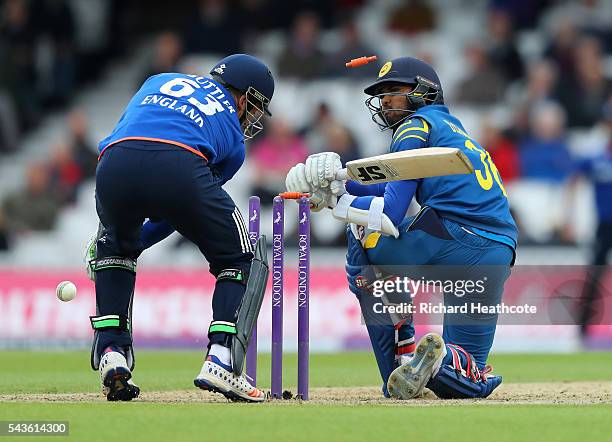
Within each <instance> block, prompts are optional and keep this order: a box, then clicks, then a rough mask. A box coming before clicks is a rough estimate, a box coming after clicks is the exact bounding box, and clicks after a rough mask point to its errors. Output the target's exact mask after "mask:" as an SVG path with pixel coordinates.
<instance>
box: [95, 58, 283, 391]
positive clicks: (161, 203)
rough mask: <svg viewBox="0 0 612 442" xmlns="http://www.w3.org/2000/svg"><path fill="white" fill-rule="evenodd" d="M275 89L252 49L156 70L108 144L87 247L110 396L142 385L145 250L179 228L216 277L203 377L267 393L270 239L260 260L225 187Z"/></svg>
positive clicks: (200, 382) (260, 247)
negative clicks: (262, 318) (263, 380)
mask: <svg viewBox="0 0 612 442" xmlns="http://www.w3.org/2000/svg"><path fill="white" fill-rule="evenodd" d="M273 93H274V79H273V77H272V74H271V73H270V70H269V69H268V67H267V66H266V65H265V64H263V63H262V62H261V61H259V60H258V59H256V58H254V57H252V56H249V55H244V54H236V55H231V56H229V57H226V58H224V59H222V60H221V61H219V62H218V63H217V64H216V65H215V66H214V68H213V69H212V70H211V71H210V76H209V77H204V76H199V75H185V74H180V73H163V74H159V75H154V76H152V77H150V78H149V79H147V80H146V81H145V82H144V84H143V85H142V87H141V88H140V90H139V91H138V92H136V94H135V95H134V97H133V98H132V100H131V101H130V103H129V104H128V106H127V108H126V110H125V112H124V114H123V115H122V116H121V119H120V120H119V122H118V124H117V126H116V127H115V129H114V130H113V132H112V133H111V135H110V136H109V137H107V138H106V139H104V140H103V141H102V142H101V143H100V146H99V150H100V162H99V165H98V169H97V173H96V205H97V212H98V216H99V218H100V222H101V228H100V229H99V232H98V235H97V236H96V238H95V240H94V241H93V242H92V243H91V247H90V248H89V253H88V265H89V269H90V272H91V273H92V276H93V277H95V284H96V310H97V311H96V315H95V316H92V317H91V325H92V327H93V329H94V342H93V347H92V354H91V364H92V367H93V368H94V369H99V370H100V377H101V381H102V384H103V388H104V390H105V394H106V397H107V399H108V400H111V401H114V400H121V401H128V400H131V399H133V398H135V397H137V396H138V394H139V392H140V390H139V388H138V387H137V386H136V385H134V384H133V383H132V381H131V377H132V370H133V369H134V350H133V344H132V317H131V316H132V315H131V312H132V302H133V299H132V298H133V294H134V284H135V279H136V260H137V258H138V256H139V255H140V253H141V252H142V251H143V250H144V249H145V248H147V247H149V246H151V245H152V244H154V243H156V242H158V241H160V240H161V239H163V238H165V237H166V236H168V235H169V234H170V233H172V232H173V231H175V230H176V231H178V232H179V233H181V235H183V236H184V237H186V238H188V239H189V240H191V241H192V242H193V243H195V244H196V245H197V246H198V247H199V248H200V250H201V252H202V254H203V255H204V256H205V257H206V259H207V261H208V262H209V264H210V272H211V273H212V274H213V275H214V276H215V277H216V279H217V282H216V285H215V291H214V294H213V305H212V307H213V319H212V322H211V323H210V326H209V328H208V337H209V341H210V344H209V347H208V352H207V354H206V357H205V361H204V364H203V366H202V369H201V371H200V373H199V374H198V375H197V377H196V378H195V381H194V383H195V385H196V386H197V387H199V388H201V389H204V390H211V391H215V392H220V393H222V394H224V395H225V396H226V397H228V398H230V399H238V400H244V401H250V402H260V401H263V400H264V398H265V395H264V393H263V392H262V391H260V390H258V389H257V388H255V387H253V386H252V385H251V384H250V383H249V382H248V380H247V379H246V377H245V376H244V375H243V374H242V368H243V363H244V355H245V352H246V348H247V346H248V339H249V337H250V335H251V330H252V328H253V325H254V324H255V321H256V318H257V315H258V313H259V309H260V307H261V301H262V299H263V294H264V290H265V286H266V281H267V275H268V271H267V262H266V258H265V238H262V239H261V240H260V242H259V243H258V244H257V245H256V247H255V249H256V250H255V259H253V256H254V254H253V250H252V246H251V244H250V242H249V237H248V232H247V229H246V227H245V224H244V222H243V220H242V215H241V214H240V211H239V210H238V209H237V208H236V206H235V204H234V202H233V201H232V199H231V197H230V196H229V195H228V194H227V193H226V192H225V191H224V190H223V189H222V187H221V186H222V185H223V184H225V183H226V182H227V181H228V180H230V179H231V178H232V177H233V176H234V174H235V173H236V172H237V171H238V169H239V168H240V167H241V166H242V164H243V162H244V159H245V146H244V140H245V138H246V139H248V138H252V137H254V136H255V135H256V134H257V133H258V132H260V131H261V129H262V119H263V116H264V114H267V115H270V112H269V110H268V105H269V103H270V100H271V99H272V94H273ZM146 219H148V221H147V222H146V223H145V224H144V225H143V222H144V221H145V220H146Z"/></svg>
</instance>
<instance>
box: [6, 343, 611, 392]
mask: <svg viewBox="0 0 612 442" xmlns="http://www.w3.org/2000/svg"><path fill="white" fill-rule="evenodd" d="M490 362H491V363H492V364H493V366H494V367H495V372H496V373H499V374H501V375H503V376H504V380H505V382H549V381H550V382H553V381H563V382H564V381H597V380H612V353H578V354H546V355H532V354H530V355H527V354H525V355H523V354H500V355H494V356H492V357H491V359H490ZM201 364H202V353H201V352H195V351H180V352H177V351H168V352H163V351H139V352H138V353H137V354H136V372H135V378H136V379H137V381H138V383H139V384H141V385H142V386H143V387H145V388H146V389H147V390H181V389H190V388H192V380H193V378H194V376H195V375H196V374H197V372H198V370H199V369H200V367H201ZM310 365H311V370H310V382H311V385H312V386H313V387H360V386H373V385H377V384H379V383H380V377H379V374H378V370H377V368H376V363H375V361H374V356H372V355H371V354H370V353H367V352H349V353H342V354H313V355H311V363H310ZM296 367H297V358H296V355H295V354H288V355H285V358H284V379H285V380H286V384H287V385H288V386H294V385H296V383H297V382H296V372H297V368H296ZM258 368H259V379H258V380H259V385H260V386H261V387H263V388H267V387H269V373H270V357H269V355H260V357H259V367H258ZM0 370H1V373H2V376H0V391H1V392H4V393H62V392H65V393H72V392H74V393H77V392H87V391H89V392H91V391H95V388H96V383H97V382H98V374H97V373H96V372H94V371H92V370H91V368H90V367H89V353H88V352H54V353H45V352H28V351H0Z"/></svg>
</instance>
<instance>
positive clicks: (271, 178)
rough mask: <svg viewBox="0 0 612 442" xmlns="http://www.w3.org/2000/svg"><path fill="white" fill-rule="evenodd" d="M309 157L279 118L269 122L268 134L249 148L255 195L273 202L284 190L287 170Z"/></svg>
mask: <svg viewBox="0 0 612 442" xmlns="http://www.w3.org/2000/svg"><path fill="white" fill-rule="evenodd" d="M307 156H308V149H307V147H306V144H305V143H304V140H303V139H302V138H301V137H300V136H299V135H297V134H296V133H294V132H293V130H292V129H291V128H290V127H289V126H288V125H287V123H286V122H285V121H284V120H282V119H281V118H280V117H276V118H274V119H272V120H270V123H269V125H268V131H267V133H266V134H265V136H264V137H263V138H261V139H260V140H259V141H257V142H256V143H254V144H253V145H252V147H251V152H250V154H249V159H250V160H251V161H253V162H254V163H255V177H254V187H255V189H254V193H253V194H254V195H258V196H259V197H260V198H261V199H262V201H272V199H273V198H274V197H275V196H276V195H278V193H279V192H280V191H282V190H283V189H284V188H285V177H286V175H287V172H289V169H291V167H293V166H294V165H295V164H297V163H299V162H302V161H304V160H305V159H306V157H307Z"/></svg>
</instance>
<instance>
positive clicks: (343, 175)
mask: <svg viewBox="0 0 612 442" xmlns="http://www.w3.org/2000/svg"><path fill="white" fill-rule="evenodd" d="M336 179H337V180H342V181H346V180H348V179H349V176H348V171H347V170H346V169H340V170H339V171H338V172H336Z"/></svg>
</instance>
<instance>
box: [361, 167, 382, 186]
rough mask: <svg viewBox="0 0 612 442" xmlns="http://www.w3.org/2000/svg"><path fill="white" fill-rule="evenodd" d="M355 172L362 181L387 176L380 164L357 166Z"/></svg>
mask: <svg viewBox="0 0 612 442" xmlns="http://www.w3.org/2000/svg"><path fill="white" fill-rule="evenodd" d="M357 172H358V174H357V176H358V177H359V178H360V179H361V181H362V182H366V181H374V180H384V179H385V178H387V175H385V173H384V172H383V171H382V169H381V168H380V166H364V167H358V168H357Z"/></svg>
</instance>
